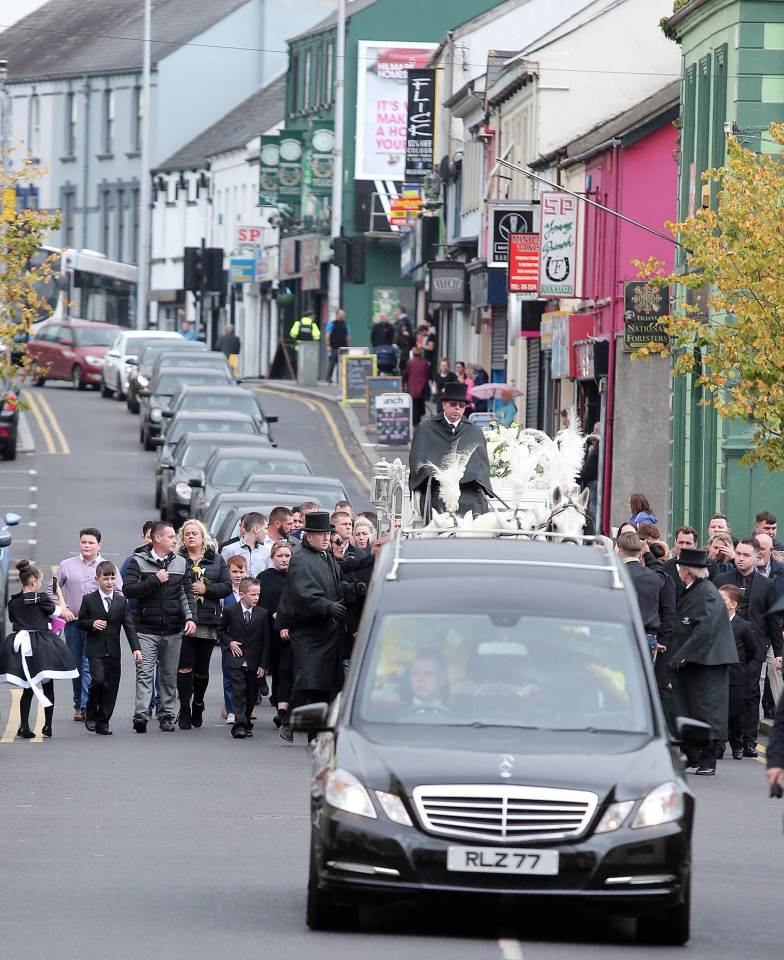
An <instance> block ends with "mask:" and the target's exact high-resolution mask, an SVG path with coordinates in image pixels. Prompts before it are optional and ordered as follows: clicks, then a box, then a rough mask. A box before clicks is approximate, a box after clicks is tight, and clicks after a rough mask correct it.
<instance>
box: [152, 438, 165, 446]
mask: <svg viewBox="0 0 784 960" xmlns="http://www.w3.org/2000/svg"><path fill="white" fill-rule="evenodd" d="M165 443H166V440H165V438H164V437H153V438H152V445H153V446H154V447H162V446H163V445H164V444H165Z"/></svg>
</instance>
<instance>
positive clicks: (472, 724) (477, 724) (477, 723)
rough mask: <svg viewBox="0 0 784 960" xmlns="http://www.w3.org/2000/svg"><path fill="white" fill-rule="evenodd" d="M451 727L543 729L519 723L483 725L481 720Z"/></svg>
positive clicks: (451, 725) (452, 724) (454, 724)
mask: <svg viewBox="0 0 784 960" xmlns="http://www.w3.org/2000/svg"><path fill="white" fill-rule="evenodd" d="M446 726H450V727H473V729H474V730H487V729H499V730H541V729H542V728H541V727H527V726H524V725H522V724H518V723H483V722H482V721H481V720H472V721H471V722H470V723H450V724H446Z"/></svg>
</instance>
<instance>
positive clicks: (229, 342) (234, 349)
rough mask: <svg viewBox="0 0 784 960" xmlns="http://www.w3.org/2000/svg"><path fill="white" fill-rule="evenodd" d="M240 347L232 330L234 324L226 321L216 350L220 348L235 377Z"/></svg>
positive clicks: (240, 344)
mask: <svg viewBox="0 0 784 960" xmlns="http://www.w3.org/2000/svg"><path fill="white" fill-rule="evenodd" d="M241 349H242V342H241V341H240V338H239V337H238V336H237V334H236V333H235V332H234V324H232V323H227V324H226V326H225V328H224V330H223V333H222V334H221V336H220V338H219V339H218V350H220V352H221V353H222V354H223V355H224V356H225V357H226V359H227V360H228V361H229V366H230V367H231V369H232V372H233V373H234V376H235V377H236V376H237V370H238V368H239V362H240V350H241Z"/></svg>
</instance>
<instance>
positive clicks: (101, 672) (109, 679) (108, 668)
mask: <svg viewBox="0 0 784 960" xmlns="http://www.w3.org/2000/svg"><path fill="white" fill-rule="evenodd" d="M87 659H88V662H89V664H90V691H89V693H88V694H87V708H86V716H87V719H88V720H95V721H96V722H97V723H108V722H109V720H111V717H112V714H113V713H114V705H115V703H116V702H117V691H118V690H119V688H120V663H121V661H120V658H119V657H88V658H87Z"/></svg>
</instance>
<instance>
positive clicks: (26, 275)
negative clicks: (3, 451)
mask: <svg viewBox="0 0 784 960" xmlns="http://www.w3.org/2000/svg"><path fill="white" fill-rule="evenodd" d="M12 161H13V150H10V149H6V150H3V151H2V152H1V153H0V407H2V406H3V404H4V403H7V402H16V399H15V397H16V393H17V392H18V389H19V384H20V382H21V381H23V380H25V379H26V378H27V375H28V371H29V366H30V358H29V357H28V354H27V351H26V350H25V349H24V345H25V344H26V343H27V341H28V340H29V338H30V331H31V328H32V325H33V324H34V323H36V322H38V321H39V320H43V319H45V318H46V317H47V316H48V315H49V313H50V312H51V308H50V306H49V303H48V302H47V300H46V299H45V297H44V296H43V289H44V287H45V285H46V284H47V283H49V282H50V281H51V280H52V278H53V276H54V274H55V271H56V269H57V266H58V263H59V259H58V257H57V256H56V255H55V256H53V257H49V258H42V257H41V256H40V255H39V256H36V254H40V250H39V248H40V247H41V245H42V244H44V243H45V242H46V240H47V237H48V235H49V233H50V232H51V231H52V230H57V229H58V227H59V226H60V213H59V211H54V212H52V211H49V210H29V209H27V210H17V209H16V194H17V187H18V186H22V185H25V186H26V185H30V184H32V183H34V182H35V181H36V180H37V179H38V178H39V177H40V176H41V174H42V172H43V171H42V170H40V169H39V168H37V167H35V166H33V164H32V163H31V162H30V160H29V159H25V160H24V161H23V162H22V163H21V164H20V165H14V164H13V163H12Z"/></svg>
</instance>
